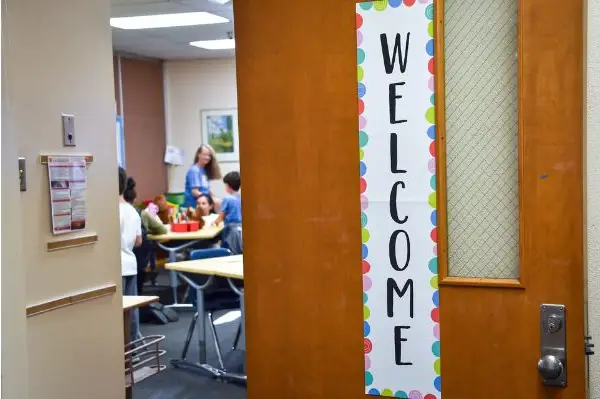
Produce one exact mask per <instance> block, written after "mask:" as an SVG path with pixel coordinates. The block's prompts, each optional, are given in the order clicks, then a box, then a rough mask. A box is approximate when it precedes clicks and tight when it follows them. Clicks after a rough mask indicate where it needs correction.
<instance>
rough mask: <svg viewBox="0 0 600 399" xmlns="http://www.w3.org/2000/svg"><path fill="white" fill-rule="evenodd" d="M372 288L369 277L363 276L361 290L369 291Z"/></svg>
mask: <svg viewBox="0 0 600 399" xmlns="http://www.w3.org/2000/svg"><path fill="white" fill-rule="evenodd" d="M372 286H373V283H372V282H371V279H370V278H369V276H363V290H365V291H369V290H370V289H371V287H372Z"/></svg>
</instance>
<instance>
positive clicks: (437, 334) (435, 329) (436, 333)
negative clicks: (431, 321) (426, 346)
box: [433, 323, 440, 340]
mask: <svg viewBox="0 0 600 399" xmlns="http://www.w3.org/2000/svg"><path fill="white" fill-rule="evenodd" d="M433 336H434V337H435V339H438V340H439V339H440V325H439V324H437V323H436V325H435V326H433Z"/></svg>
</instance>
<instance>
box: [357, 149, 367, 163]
mask: <svg viewBox="0 0 600 399" xmlns="http://www.w3.org/2000/svg"><path fill="white" fill-rule="evenodd" d="M358 155H359V157H360V160H361V161H362V160H363V158H364V157H365V152H364V151H363V149H362V148H361V149H360V150H358Z"/></svg>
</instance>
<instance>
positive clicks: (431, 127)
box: [427, 125, 435, 140]
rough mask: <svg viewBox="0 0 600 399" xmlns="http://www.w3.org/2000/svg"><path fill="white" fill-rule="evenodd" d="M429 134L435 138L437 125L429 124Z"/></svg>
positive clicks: (431, 137)
mask: <svg viewBox="0 0 600 399" xmlns="http://www.w3.org/2000/svg"><path fill="white" fill-rule="evenodd" d="M427 136H428V137H429V138H430V139H432V140H435V125H432V126H429V129H427Z"/></svg>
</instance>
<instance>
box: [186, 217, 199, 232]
mask: <svg viewBox="0 0 600 399" xmlns="http://www.w3.org/2000/svg"><path fill="white" fill-rule="evenodd" d="M187 225H188V231H198V229H199V228H200V223H198V222H195V221H193V220H192V221H189V222H188V223H187Z"/></svg>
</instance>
